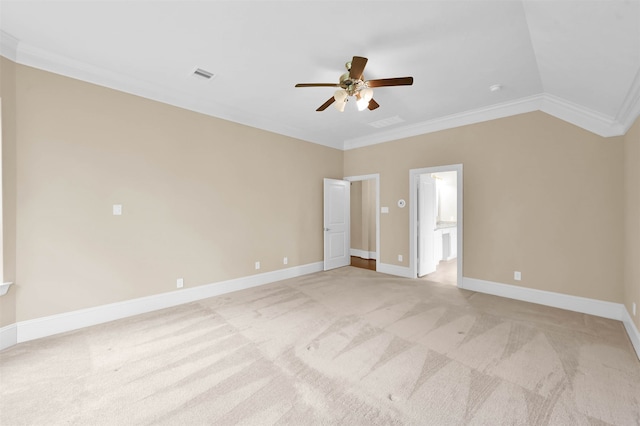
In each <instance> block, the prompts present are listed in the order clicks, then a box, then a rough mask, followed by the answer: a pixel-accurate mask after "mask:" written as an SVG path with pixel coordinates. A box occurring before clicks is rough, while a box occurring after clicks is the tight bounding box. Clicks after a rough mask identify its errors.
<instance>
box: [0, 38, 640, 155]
mask: <svg viewBox="0 0 640 426" xmlns="http://www.w3.org/2000/svg"><path fill="white" fill-rule="evenodd" d="M0 55H2V56H4V57H6V58H8V59H10V60H12V61H14V62H16V63H19V64H22V65H27V66H31V67H34V68H38V69H42V70H45V71H49V72H53V73H56V74H60V75H64V76H67V77H71V78H75V79H78V80H81V81H85V82H88V83H93V84H96V85H99V86H103V87H107V88H111V89H114V90H118V91H121V92H125V93H129V94H133V95H136V96H141V97H143V98H147V99H151V100H154V101H158V102H162V103H166V104H169V105H173V106H177V107H179V108H184V109H187V110H190V111H194V112H198V113H201V114H205V115H209V116H213V117H217V118H221V119H224V120H228V121H232V122H235V123H239V124H243V125H246V126H250V127H256V128H260V129H263V130H266V131H270V132H274V133H279V134H282V135H286V136H289V137H293V138H297V139H301V140H306V141H310V142H313V143H317V144H320V145H325V146H329V147H331V148H337V149H342V150H350V149H355V148H360V147H364V146H368V145H375V144H378V143H383V142H389V141H393V140H397V139H403V138H407V137H411V136H417V135H421V134H427V133H433V132H437V131H441V130H446V129H451V128H455V127H460V126H465V125H469V124H475V123H481V122H484V121H490V120H495V119H499V118H504V117H509V116H513V115H518V114H524V113H527V112H532V111H543V112H545V113H547V114H550V115H552V116H554V117H556V118H559V119H561V120H563V121H566V122H569V123H571V124H574V125H576V126H578V127H581V128H583V129H585V130H587V131H590V132H592V133H595V134H597V135H600V136H603V137H611V136H620V135H624V134H625V133H626V131H627V130H628V129H629V128H630V127H631V126H632V125H633V123H634V121H635V120H636V119H637V118H638V116H640V70H639V71H638V73H637V74H636V76H635V78H634V80H633V83H632V85H631V88H630V90H629V93H628V94H627V96H626V98H625V100H624V102H623V104H622V107H621V108H620V112H619V113H618V115H617V116H616V117H615V118H614V117H610V116H607V115H604V114H601V113H598V112H596V111H593V110H590V109H588V108H585V107H583V106H580V105H577V104H575V103H572V102H570V101H568V100H566V99H562V98H560V97H557V96H554V95H551V94H549V93H540V94H536V95H532V96H528V97H524V98H520V99H516V100H513V101H508V102H503V103H500V104H496V105H490V106H487V107H482V108H477V109H473V110H469V111H465V112H462V113H458V114H451V115H448V116H444V117H438V118H434V119H432V120H427V121H423V122H420V123H416V124H412V125H408V126H402V127H396V128H394V129H389V130H384V131H380V132H378V133H375V134H373V135H369V136H363V137H358V138H353V139H346V140H344V141H339V140H338V141H323V140H311V139H309V135H308V134H306V133H304V132H303V131H302V130H300V129H296V128H292V127H289V126H283V125H281V124H278V123H274V122H272V121H270V120H267V119H264V118H262V117H259V116H254V117H251V118H250V119H243V120H239V119H238V117H243V116H246V113H245V112H243V111H236V110H232V109H230V108H229V107H228V106H222V105H218V104H215V103H213V102H211V101H210V100H207V99H203V98H199V97H197V96H192V95H191V94H190V95H188V96H185V95H184V94H182V93H179V92H178V91H176V90H174V89H170V88H168V87H162V86H160V85H157V84H154V83H150V82H148V81H143V80H139V79H136V78H133V77H130V76H127V75H125V74H122V73H118V72H113V71H110V70H107V69H104V68H101V67H98V66H94V65H91V64H87V63H84V62H80V61H76V60H74V59H70V58H67V57H63V56H61V55H57V54H53V53H51V52H47V51H45V50H44V49H40V48H38V47H35V46H32V45H29V44H26V43H24V42H21V41H19V40H17V39H16V38H15V37H13V36H11V35H10V34H8V33H6V32H4V31H1V30H0Z"/></svg>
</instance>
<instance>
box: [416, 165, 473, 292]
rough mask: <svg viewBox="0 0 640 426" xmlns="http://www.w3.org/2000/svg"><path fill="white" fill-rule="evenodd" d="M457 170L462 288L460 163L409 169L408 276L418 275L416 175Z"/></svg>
mask: <svg viewBox="0 0 640 426" xmlns="http://www.w3.org/2000/svg"><path fill="white" fill-rule="evenodd" d="M441 172H457V177H456V179H457V180H456V185H457V186H456V192H457V196H456V201H457V204H458V205H457V206H456V207H457V215H458V221H457V224H456V228H457V238H456V240H457V252H458V254H457V257H458V261H457V271H456V273H457V284H456V285H457V286H458V287H460V288H462V278H463V277H462V269H463V268H462V264H463V262H464V250H463V247H464V244H463V240H464V229H463V228H464V208H463V207H464V206H463V204H464V173H463V166H462V164H452V165H448V166H435V167H424V168H421V169H411V170H409V271H410V274H411V275H410V278H417V277H418V262H417V259H418V237H417V230H416V228H417V224H418V202H417V195H418V187H417V185H416V177H417V176H420V175H421V174H423V173H441Z"/></svg>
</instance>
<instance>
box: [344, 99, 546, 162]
mask: <svg viewBox="0 0 640 426" xmlns="http://www.w3.org/2000/svg"><path fill="white" fill-rule="evenodd" d="M542 99H543V95H534V96H529V97H525V98H521V99H516V100H515V101H509V102H503V103H500V104H496V105H490V106H487V107H483V108H478V109H474V110H470V111H465V112H461V113H459V114H451V115H447V116H444V117H439V118H434V119H433V120H428V121H423V122H421V123H416V124H412V125H409V126H403V127H398V128H395V129H392V130H387V131H384V132H377V133H376V134H374V135H368V136H362V137H359V138H353V139H347V140H345V141H344V147H343V149H344V150H345V151H347V150H349V149H355V148H361V147H363V146H369V145H375V144H378V143H383V142H389V141H393V140H397V139H402V138H408V137H411V136H417V135H423V134H426V133H433V132H438V131H440V130H447V129H453V128H456V127H460V126H466V125H468V124H475V123H481V122H484V121H490V120H495V119H498V118H504V117H510V116H512V115H518V114H524V113H526V112H532V111H537V110H539V109H540V104H541V102H542Z"/></svg>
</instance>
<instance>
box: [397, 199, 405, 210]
mask: <svg viewBox="0 0 640 426" xmlns="http://www.w3.org/2000/svg"><path fill="white" fill-rule="evenodd" d="M406 205H407V202H406V201H404V200H398V207H400V208H404V206H406Z"/></svg>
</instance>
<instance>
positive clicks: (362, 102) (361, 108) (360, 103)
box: [356, 94, 369, 111]
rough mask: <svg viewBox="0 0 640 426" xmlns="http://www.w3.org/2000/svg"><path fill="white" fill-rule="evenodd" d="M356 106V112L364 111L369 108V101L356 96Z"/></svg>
mask: <svg viewBox="0 0 640 426" xmlns="http://www.w3.org/2000/svg"><path fill="white" fill-rule="evenodd" d="M356 99H357V100H356V105H357V107H358V111H364V110H365V109H367V107H368V106H369V101H368V100H366V99H365V98H364V97H363V96H359V94H358V95H356Z"/></svg>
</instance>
